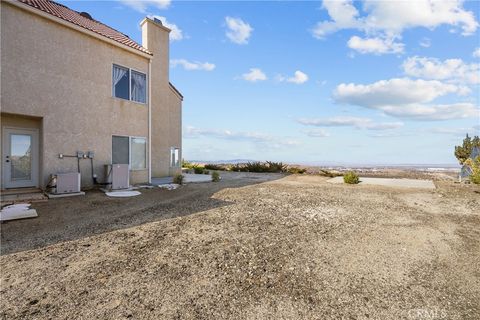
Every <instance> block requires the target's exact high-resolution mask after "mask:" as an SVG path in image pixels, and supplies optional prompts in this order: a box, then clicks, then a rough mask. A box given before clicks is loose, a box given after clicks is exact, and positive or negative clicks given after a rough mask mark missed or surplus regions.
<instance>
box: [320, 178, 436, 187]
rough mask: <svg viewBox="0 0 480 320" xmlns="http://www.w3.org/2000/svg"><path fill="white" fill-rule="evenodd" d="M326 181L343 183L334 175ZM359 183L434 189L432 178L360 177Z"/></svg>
mask: <svg viewBox="0 0 480 320" xmlns="http://www.w3.org/2000/svg"><path fill="white" fill-rule="evenodd" d="M327 182H330V183H344V182H343V177H335V178H332V179H329V180H327ZM360 184H369V185H376V186H386V187H400V188H420V189H435V184H434V183H433V181H432V180H417V179H395V178H362V177H360Z"/></svg>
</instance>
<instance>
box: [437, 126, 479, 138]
mask: <svg viewBox="0 0 480 320" xmlns="http://www.w3.org/2000/svg"><path fill="white" fill-rule="evenodd" d="M428 131H429V132H431V133H439V134H451V135H454V136H465V135H466V134H467V133H470V134H471V135H478V131H479V127H478V126H473V127H463V128H445V127H443V128H441V127H440V128H430V129H428Z"/></svg>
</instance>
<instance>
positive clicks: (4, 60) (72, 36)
mask: <svg viewBox="0 0 480 320" xmlns="http://www.w3.org/2000/svg"><path fill="white" fill-rule="evenodd" d="M1 32H2V34H1V50H2V51H1V84H2V86H1V110H2V112H6V113H10V114H21V115H28V116H34V117H38V118H41V119H42V124H43V126H42V134H41V142H40V145H41V147H42V149H43V150H42V152H41V153H42V154H43V164H42V167H43V170H42V173H41V175H42V179H41V180H40V181H41V187H43V186H44V185H45V184H46V183H47V179H48V176H49V174H51V173H56V172H68V171H76V165H77V164H76V161H73V160H72V159H59V158H58V154H59V153H63V154H75V153H76V151H77V150H79V151H89V150H91V151H94V152H95V159H94V163H95V167H94V170H95V171H96V173H97V174H98V176H99V177H100V178H103V174H104V165H105V164H108V163H110V162H111V149H112V135H128V136H140V137H146V138H147V137H148V105H146V104H139V103H135V102H131V101H126V100H122V99H117V98H113V97H112V64H113V63H115V64H119V65H122V66H125V67H129V68H133V69H136V70H139V71H141V72H144V73H146V74H147V73H148V64H149V62H148V59H147V58H144V57H142V56H139V55H136V54H133V53H130V52H128V51H126V50H123V49H121V48H118V47H116V46H113V45H111V44H108V43H106V42H103V41H100V40H98V39H95V38H93V37H90V36H88V35H85V34H83V33H81V32H78V31H75V30H72V29H69V28H66V27H64V26H61V25H59V24H57V23H55V22H53V21H49V20H47V19H45V18H42V17H39V16H37V15H34V14H31V13H28V12H25V11H23V10H20V9H18V8H16V7H13V6H12V5H8V4H5V2H3V1H2V2H1ZM152 83H154V82H153V81H152ZM167 83H168V75H167ZM160 100H161V99H160ZM152 101H153V100H152ZM161 101H162V102H161V103H163V101H164V100H161ZM157 105H158V103H157ZM165 108H167V109H168V106H165V107H163V108H158V109H162V111H163V110H164V109H165ZM2 118H3V117H2ZM159 124H161V122H160V123H159ZM167 158H168V154H167ZM81 173H82V186H88V185H91V169H90V163H89V161H86V160H85V161H82V162H81ZM147 180H148V171H147V170H146V169H145V170H140V171H133V172H131V182H133V183H136V182H145V181H147Z"/></svg>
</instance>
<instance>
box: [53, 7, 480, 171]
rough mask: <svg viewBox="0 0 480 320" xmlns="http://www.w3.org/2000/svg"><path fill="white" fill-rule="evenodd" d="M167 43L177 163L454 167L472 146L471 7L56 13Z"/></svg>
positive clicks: (476, 99)
mask: <svg viewBox="0 0 480 320" xmlns="http://www.w3.org/2000/svg"><path fill="white" fill-rule="evenodd" d="M62 3H64V4H66V5H67V6H69V7H70V8H72V9H74V10H77V11H87V12H89V13H90V14H91V15H92V16H93V17H94V18H95V19H97V20H99V21H102V22H104V23H106V24H108V25H110V26H112V27H114V28H116V29H118V30H120V31H122V32H123V33H126V34H128V35H129V36H130V37H131V38H133V39H134V40H136V41H137V42H139V43H141V32H140V28H139V22H140V21H141V20H142V18H143V17H145V16H146V15H149V16H157V17H159V18H160V19H161V20H162V21H163V22H164V24H165V25H166V26H168V27H170V28H171V29H172V32H171V34H170V36H171V39H170V42H171V46H170V59H171V69H170V79H171V81H172V83H174V84H175V86H176V87H177V88H178V89H179V90H180V91H181V92H182V94H183V95H184V96H185V100H184V102H183V137H184V139H183V155H184V158H185V159H197V160H220V159H222V160H226V159H238V158H241V159H254V160H278V161H287V162H296V163H355V164H406V163H415V164H421V163H438V164H454V163H456V159H455V157H454V156H453V146H454V145H455V144H456V143H457V144H458V143H460V142H461V140H462V138H463V136H464V135H465V133H467V132H468V133H470V134H471V135H473V134H477V135H478V134H479V132H480V127H479V125H480V111H479V105H480V90H479V83H480V80H479V73H480V64H479V63H480V40H479V39H480V36H479V29H480V26H479V19H480V17H479V16H478V12H480V2H479V1H469V2H462V1H449V2H447V1H441V2H437V3H431V2H430V1H427V0H425V1H423V0H418V1H415V2H414V3H407V2H405V1H404V2H398V1H397V2H395V1H380V2H378V1H359V2H351V1H324V2H322V1H308V2H299V1H296V2H288V1H255V2H234V1H211V2H205V1H193V2H188V1H178V2H177V1H172V2H171V1H168V0H155V1H142V2H139V1H130V0H124V1H100V2H94V1H84V2H74V1H62Z"/></svg>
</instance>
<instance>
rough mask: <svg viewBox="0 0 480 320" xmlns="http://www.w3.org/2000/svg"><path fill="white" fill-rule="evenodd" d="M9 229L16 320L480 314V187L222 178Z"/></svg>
mask: <svg viewBox="0 0 480 320" xmlns="http://www.w3.org/2000/svg"><path fill="white" fill-rule="evenodd" d="M222 176H223V179H222V181H221V182H219V183H206V184H191V185H186V186H183V187H182V188H180V189H177V190H173V191H167V190H159V189H153V190H142V195H141V196H139V197H136V198H126V199H112V198H106V197H105V195H103V194H102V193H100V192H89V193H87V195H86V196H85V197H82V198H63V199H56V200H50V201H48V202H46V203H39V204H36V205H34V207H35V208H36V209H37V211H38V213H39V217H38V218H36V219H30V220H23V221H11V222H8V223H4V224H2V230H1V253H2V256H1V257H0V267H1V291H0V294H1V299H0V315H1V316H2V317H3V318H4V319H15V318H24V319H123V318H131V319H480V189H479V188H478V187H477V186H468V185H459V184H454V183H453V182H449V181H436V185H437V189H436V190H433V191H425V190H420V189H400V188H390V187H375V186H368V185H365V186H362V185H357V186H348V185H334V184H330V183H326V182H325V181H326V179H327V178H324V177H319V176H297V175H291V176H282V175H276V174H247V173H242V174H233V173H229V174H227V173H225V174H222Z"/></svg>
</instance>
